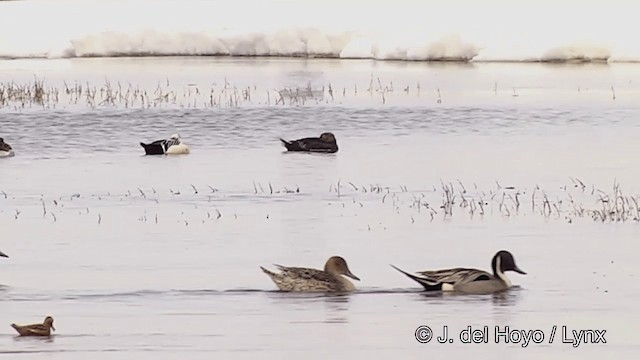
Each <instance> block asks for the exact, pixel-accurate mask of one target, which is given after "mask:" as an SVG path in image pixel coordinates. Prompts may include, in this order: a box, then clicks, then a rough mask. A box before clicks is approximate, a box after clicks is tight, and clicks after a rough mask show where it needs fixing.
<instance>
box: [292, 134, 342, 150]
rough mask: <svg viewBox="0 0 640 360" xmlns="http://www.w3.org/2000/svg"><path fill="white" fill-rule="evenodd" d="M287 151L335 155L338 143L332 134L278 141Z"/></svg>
mask: <svg viewBox="0 0 640 360" xmlns="http://www.w3.org/2000/svg"><path fill="white" fill-rule="evenodd" d="M280 141H282V144H283V145H284V146H285V147H286V148H287V150H288V151H306V152H319V153H335V152H337V151H338V142H337V141H336V137H335V136H333V134H332V133H329V132H327V133H323V134H322V135H320V137H317V138H313V137H309V138H304V139H298V140H292V141H287V140H284V139H280Z"/></svg>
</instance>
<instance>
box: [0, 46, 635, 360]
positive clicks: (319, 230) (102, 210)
mask: <svg viewBox="0 0 640 360" xmlns="http://www.w3.org/2000/svg"><path fill="white" fill-rule="evenodd" d="M0 67H2V68H3V69H4V70H3V74H2V79H0V80H2V82H3V83H4V82H7V81H12V80H13V81H16V82H20V83H26V82H29V81H32V79H33V75H34V74H36V75H37V76H39V77H41V78H45V79H46V81H47V82H48V84H51V86H55V87H63V85H61V84H62V81H63V80H64V81H67V82H68V83H69V84H70V83H72V82H73V81H80V82H87V81H89V82H92V84H94V83H95V84H98V85H96V86H98V87H99V86H102V85H99V84H100V83H101V82H104V78H105V77H107V78H110V79H112V80H111V82H112V83H115V82H117V81H118V80H119V77H121V78H122V79H123V80H122V81H125V80H128V81H130V82H133V83H134V84H135V85H134V87H135V86H141V87H144V86H149V89H150V90H149V91H153V90H152V89H154V88H155V86H156V85H157V83H158V82H163V84H165V85H163V86H164V87H165V90H167V91H169V90H170V89H173V91H175V92H176V94H177V97H178V98H180V97H181V96H182V97H183V100H180V99H178V100H177V101H176V102H175V103H164V104H161V105H158V106H151V107H147V108H144V109H142V108H140V107H136V106H131V107H125V106H124V104H123V102H118V104H116V106H96V107H95V108H92V107H89V106H87V105H86V103H83V102H82V101H79V102H78V103H70V102H69V97H66V96H67V95H66V94H64V96H65V97H64V99H65V100H64V101H60V102H59V103H58V104H57V105H56V106H48V107H44V108H43V107H38V106H31V107H29V106H26V107H25V108H22V107H21V106H17V105H15V104H14V105H13V106H9V107H5V108H4V109H2V110H0V129H1V135H0V136H2V137H4V139H5V140H6V141H7V142H8V143H10V144H11V145H12V146H13V147H14V149H16V156H15V157H13V158H8V159H0V160H1V161H0V173H1V176H0V191H1V192H0V229H2V231H1V232H2V236H0V239H1V240H0V249H1V250H2V251H3V252H6V253H7V254H9V255H10V256H11V258H9V259H1V260H0V262H1V263H0V283H1V284H4V285H3V286H2V287H0V309H1V310H0V324H6V326H0V356H4V357H7V358H20V359H40V358H48V359H86V358H92V359H107V358H109V359H110V358H113V357H114V356H116V357H119V358H136V359H142V358H155V359H174V358H178V357H184V356H187V357H188V358H190V359H200V358H202V359H205V358H211V356H216V355H217V356H221V357H224V358H256V357H261V358H268V359H276V358H291V357H301V356H302V357H305V358H318V359H320V358H328V357H332V358H347V357H349V358H353V357H371V358H381V357H389V356H391V355H400V356H404V357H407V358H415V357H421V356H423V357H426V356H437V357H443V356H452V357H454V358H461V357H463V356H468V354H469V352H468V351H469V350H472V351H473V353H474V354H477V355H478V356H481V357H483V358H486V357H490V356H491V357H496V356H497V357H503V358H517V359H539V358H563V359H565V358H569V359H573V358H575V359H596V358H601V357H602V356H605V355H606V354H616V357H618V358H635V356H637V353H638V350H639V348H640V342H639V341H638V340H637V338H636V337H635V335H634V334H635V333H636V332H638V331H640V326H639V325H638V323H639V322H640V314H639V313H638V312H637V310H636V299H637V298H638V296H640V287H638V286H637V285H636V283H637V281H636V280H637V279H638V277H640V271H639V268H638V266H637V259H638V257H639V256H640V246H639V245H638V238H639V237H638V235H640V227H639V226H638V224H637V222H636V221H633V219H628V221H620V222H608V221H607V222H604V223H603V222H600V221H594V220H593V219H592V217H591V216H590V215H584V214H583V215H582V216H581V215H578V214H577V213H576V211H574V210H575V209H576V208H578V207H579V206H578V205H574V204H580V206H582V207H583V208H585V209H598V208H600V207H601V203H599V202H598V198H599V194H600V193H599V192H598V190H600V191H602V194H611V193H612V191H613V185H614V183H617V184H620V188H621V190H622V191H623V193H624V195H625V196H626V195H629V196H637V194H639V193H640V187H639V186H638V184H640V171H639V170H638V169H639V168H640V160H638V157H637V152H638V145H637V139H638V138H639V136H640V127H638V125H637V124H638V119H639V117H640V110H638V108H637V106H635V104H634V102H635V101H636V100H637V98H638V97H637V91H636V89H635V85H634V84H635V82H634V81H635V80H636V79H637V77H638V76H637V74H640V71H638V70H637V68H636V67H632V66H629V65H616V66H610V67H607V66H553V65H548V66H542V65H533V64H532V65H517V66H516V65H509V64H484V65H483V64H480V65H446V66H425V65H423V64H394V63H393V62H391V63H371V62H368V61H353V62H351V61H326V60H322V61H304V60H281V61H274V60H255V61H245V60H235V61H227V60H206V59H191V60H186V59H171V58H170V59H159V60H158V59H156V60H146V61H145V60H141V59H115V60H82V59H81V60H74V61H69V60H40V61H23V62H11V61H3V62H0ZM141 69H144V70H145V71H142V70H141ZM378 77H380V78H381V83H383V82H384V85H382V86H381V88H384V87H385V86H389V85H390V83H391V82H393V84H394V87H395V89H394V91H393V92H387V93H386V97H385V100H384V103H383V102H382V100H381V94H380V93H379V92H378V93H376V92H375V91H373V95H371V94H370V93H367V92H366V89H367V87H368V86H369V85H370V82H371V78H378ZM167 78H169V79H170V80H169V85H166V81H167ZM225 78H226V81H229V82H230V83H236V84H239V85H238V87H239V88H240V87H242V86H249V87H251V86H254V87H255V89H256V90H255V93H254V94H256V95H254V101H253V102H248V101H242V100H241V101H240V103H239V104H238V105H237V106H236V105H235V104H233V106H227V105H228V104H226V105H225V106H222V105H218V106H209V107H207V106H206V97H207V96H206V94H209V93H208V92H207V93H206V94H205V91H204V90H203V91H202V94H201V96H200V97H198V96H199V95H194V94H195V93H193V94H191V95H189V93H188V91H189V90H188V89H190V88H193V87H194V86H196V87H197V86H199V87H201V88H203V89H205V88H208V87H209V86H212V85H211V83H213V82H217V84H220V83H224V81H225ZM436 78H446V79H447V80H445V81H442V82H441V83H440V84H435V83H430V82H429V79H436ZM638 80H639V81H640V79H638ZM508 81H511V82H512V83H510V84H509V85H505V86H504V87H505V89H504V90H502V89H503V88H502V85H498V86H499V89H500V90H498V93H497V94H496V89H495V83H496V82H497V83H498V84H503V83H505V82H508ZM193 82H196V83H197V84H196V85H191V86H189V85H187V84H189V83H193ZM376 82H377V81H376ZM418 82H422V85H421V86H422V90H421V91H422V94H421V95H418V94H417V93H416V91H417V88H416V83H418ZM328 83H332V84H333V86H334V87H335V88H336V89H341V90H339V91H338V90H336V94H338V93H339V94H340V96H343V95H342V89H345V90H344V96H343V97H342V100H341V101H339V102H338V101H337V100H335V99H334V100H333V101H330V100H329V99H330V97H329V95H328V92H327V91H328V86H327V85H328ZM172 84H173V85H172ZM252 84H253V85H252ZM443 84H444V85H443ZM612 84H614V85H615V88H616V89H617V90H618V92H617V99H616V100H613V99H612V98H611V86H612ZM216 86H217V87H216V91H217V92H216V94H222V93H224V92H223V90H220V87H219V86H220V85H216ZM308 86H309V87H311V88H312V89H315V90H316V91H321V90H318V89H321V87H322V86H327V88H325V89H324V91H321V93H322V97H321V99H322V100H318V101H316V100H315V99H318V98H320V96H319V95H318V94H317V93H316V94H315V95H314V96H313V97H311V98H310V99H311V100H307V102H305V104H302V103H300V102H298V103H291V102H290V100H287V102H286V103H285V105H278V106H276V105H275V104H274V103H273V99H274V98H272V97H271V96H272V95H269V101H270V103H268V104H267V99H265V98H266V97H267V93H268V92H269V91H276V90H278V89H284V88H286V87H291V88H295V87H299V88H305V87H308ZM405 86H411V88H410V90H409V93H408V94H407V93H406V92H404V91H403V89H404V88H405ZM352 87H354V88H355V87H358V88H359V89H360V90H359V92H358V94H356V92H355V89H353V90H352V89H351V88H352ZM347 88H349V92H348V91H347V90H346V89H347ZM578 88H581V90H580V91H578ZM586 88H588V89H589V90H585V89H586ZM185 89H187V90H185ZM427 89H428V90H427ZM437 89H440V91H441V92H442V94H441V96H442V99H441V100H442V101H441V102H440V103H438V102H437V101H436V100H437V92H436V90H437ZM263 90H264V95H263ZM207 91H209V90H207ZM445 91H446V92H445ZM185 92H186V93H185ZM427 92H429V94H430V95H428V97H427V95H424V94H425V93H427ZM258 93H259V94H260V95H257V94H258ZM363 93H364V94H363ZM514 93H515V95H517V96H513V95H514ZM225 94H227V93H225ZM272 94H273V93H272ZM452 94H454V95H452ZM227 95H228V94H227ZM190 96H191V97H190ZM414 96H415V97H414ZM190 99H195V106H191V105H187V104H191V102H190V101H191V100H190ZM258 99H259V100H258ZM487 99H491V100H490V101H488V100H487ZM50 105H51V104H50ZM329 130H330V131H332V132H334V133H335V134H336V137H337V139H338V144H339V146H340V151H339V152H338V153H337V154H334V155H309V154H287V153H284V152H283V148H282V147H281V145H280V144H279V140H278V137H285V138H298V137H305V136H310V135H319V134H320V133H321V132H324V131H329ZM174 132H179V133H180V135H181V136H182V138H183V140H184V141H185V142H186V143H187V144H188V145H189V146H190V147H191V149H192V153H191V154H190V155H188V156H178V157H145V156H142V153H143V151H142V148H141V147H139V145H138V143H139V142H140V141H145V142H148V141H152V140H156V139H157V138H162V137H165V136H168V135H170V134H171V133H174ZM572 178H577V179H579V180H580V181H581V182H583V183H584V184H585V187H584V188H582V187H581V186H575V185H576V184H577V182H576V181H574V180H572ZM443 184H450V186H451V187H452V188H453V189H454V193H455V195H456V198H455V200H454V206H453V214H452V215H451V216H446V215H445V213H444V209H442V208H441V207H440V206H441V205H442V204H443V199H444V191H443ZM543 194H545V195H547V196H548V199H549V201H550V202H551V203H552V204H553V205H554V209H553V212H552V213H551V214H549V215H543V210H542V195H543ZM516 197H517V198H518V202H519V203H520V205H518V206H516V201H515V198H516ZM465 199H466V200H468V201H472V202H473V201H475V202H478V201H479V200H480V199H482V200H483V201H484V202H485V203H486V205H485V208H484V210H485V213H484V215H481V214H480V212H479V210H477V209H476V210H475V211H471V210H470V208H469V207H466V206H464V205H463V203H464V200H465ZM571 200H574V201H575V202H570V201H571ZM500 249H508V250H510V251H511V252H512V253H514V255H515V257H516V260H517V262H518V264H519V266H520V267H521V268H522V269H524V270H525V271H527V273H528V275H526V276H523V275H519V274H509V275H511V280H512V282H513V283H514V284H517V285H518V286H517V287H515V288H514V289H512V290H510V291H508V292H506V293H503V294H498V295H490V296H459V295H449V294H436V295H425V294H424V293H421V292H420V291H419V288H418V286H417V284H416V283H413V282H412V281H411V280H410V279H408V278H406V277H405V276H403V275H402V274H400V273H398V272H396V271H395V270H393V269H392V268H391V267H390V266H389V264H394V265H397V266H399V267H401V268H404V269H406V270H408V271H417V270H426V269H431V268H440V267H455V266H466V267H477V268H482V269H487V270H488V269H489V265H490V260H491V256H492V255H493V254H494V253H495V252H496V251H497V250H500ZM331 255H341V256H343V257H345V258H346V259H347V261H348V262H349V265H350V268H351V270H352V271H353V272H354V273H355V274H356V275H358V276H359V277H360V278H361V279H362V281H361V282H359V283H356V285H357V286H358V291H357V292H356V293H354V294H351V295H339V296H325V295H318V294H313V295H307V294H302V295H300V294H287V293H280V292H277V291H275V289H276V288H275V285H274V284H273V283H272V282H271V281H270V279H269V278H268V277H267V276H265V275H264V274H263V273H262V272H261V271H260V269H259V266H267V267H268V266H271V264H272V263H279V264H283V265H297V266H301V265H304V266H310V267H316V268H321V267H322V266H323V264H324V262H325V261H326V259H327V258H328V257H329V256H331ZM46 315H52V316H53V317H54V318H55V319H56V320H55V321H56V322H55V326H56V328H57V330H58V331H57V332H56V336H54V337H52V338H51V339H48V340H44V341H43V340H33V339H20V338H16V337H14V333H13V329H11V328H10V327H9V326H8V324H10V323H12V322H17V323H31V322H37V321H41V320H42V318H44V316H46ZM420 325H429V326H430V327H431V328H432V329H433V330H434V331H435V332H436V335H440V334H441V332H442V328H443V326H448V329H449V333H450V336H451V337H453V338H454V343H452V344H439V343H437V342H436V341H435V340H433V341H431V342H430V343H428V344H420V343H418V342H417V341H416V339H415V337H414V332H415V330H416V328H417V327H418V326H420ZM495 325H499V326H501V327H504V326H505V325H508V326H510V327H511V329H519V330H536V329H539V330H541V331H542V332H543V333H544V335H545V339H544V342H543V343H541V344H534V343H531V344H529V345H528V346H527V347H526V348H523V347H522V346H521V344H519V343H516V344H513V343H509V344H505V343H504V340H502V341H501V343H500V344H496V343H495V336H494V332H493V331H494V328H493V327H494V326H495ZM554 325H556V326H557V327H558V330H557V331H558V333H557V334H556V337H555V341H554V342H553V343H551V344H550V343H549V336H550V333H551V329H552V328H553V326H554ZM563 325H564V326H567V327H568V329H569V331H570V330H580V329H605V330H606V335H605V338H606V340H607V343H606V344H584V345H581V346H579V347H577V348H574V347H573V346H572V345H571V344H567V343H563V342H562V336H561V335H562V334H561V328H562V326H563ZM467 326H472V327H473V328H474V329H476V328H477V329H482V327H483V326H488V327H489V337H488V341H489V343H487V344H463V343H461V342H460V339H459V337H458V334H459V333H460V331H462V330H465V329H466V328H467ZM569 336H571V334H569Z"/></svg>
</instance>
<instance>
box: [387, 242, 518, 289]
mask: <svg viewBox="0 0 640 360" xmlns="http://www.w3.org/2000/svg"><path fill="white" fill-rule="evenodd" d="M391 266H392V267H393V268H394V269H396V270H398V271H400V272H401V273H403V274H405V275H407V276H408V277H410V278H411V279H413V280H415V281H417V282H418V283H419V284H420V285H422V286H423V287H424V288H425V290H427V291H456V292H461V293H467V294H491V293H495V292H498V291H502V290H506V289H508V288H510V287H511V281H509V278H508V277H507V276H506V275H505V271H515V272H517V273H520V274H524V275H526V274H527V273H525V272H524V271H522V270H520V268H518V266H517V265H516V262H515V260H514V258H513V255H511V253H510V252H508V251H506V250H501V251H498V252H497V253H496V254H495V255H494V256H493V259H492V260H491V269H492V270H493V274H490V273H488V272H486V271H483V270H478V269H466V268H455V269H443V270H432V271H421V272H418V273H416V274H417V275H412V274H409V273H407V272H405V271H403V270H400V269H398V268H397V267H395V266H393V265H391Z"/></svg>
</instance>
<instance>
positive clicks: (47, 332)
mask: <svg viewBox="0 0 640 360" xmlns="http://www.w3.org/2000/svg"><path fill="white" fill-rule="evenodd" d="M11 327H12V328H14V329H16V331H17V332H18V334H20V336H51V330H52V329H53V331H55V330H56V328H54V327H53V318H52V317H51V316H47V317H46V318H45V319H44V323H42V324H32V325H16V324H11Z"/></svg>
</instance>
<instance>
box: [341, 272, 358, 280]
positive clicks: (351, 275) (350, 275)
mask: <svg viewBox="0 0 640 360" xmlns="http://www.w3.org/2000/svg"><path fill="white" fill-rule="evenodd" d="M344 275H345V276H348V277H350V278H352V279H353V280H358V281H360V278H359V277H357V276H355V275H353V274H352V273H351V272H348V273H346V274H344Z"/></svg>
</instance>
